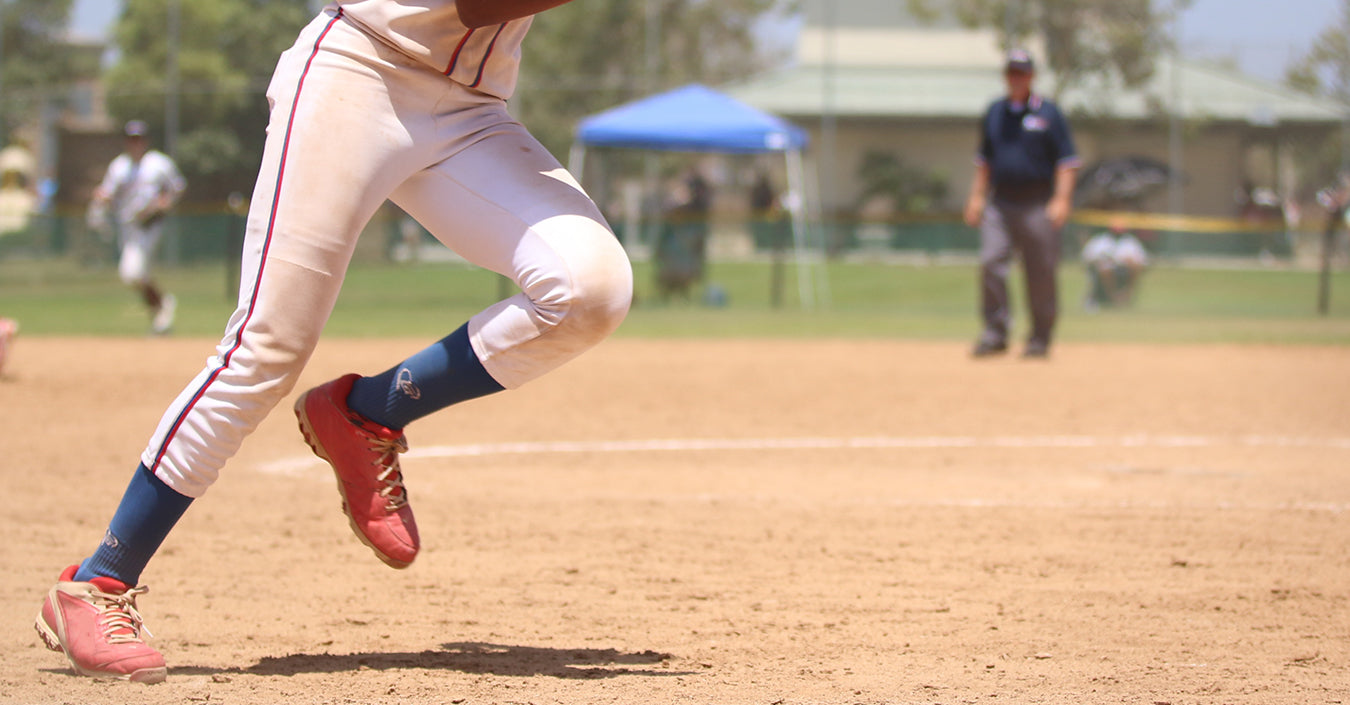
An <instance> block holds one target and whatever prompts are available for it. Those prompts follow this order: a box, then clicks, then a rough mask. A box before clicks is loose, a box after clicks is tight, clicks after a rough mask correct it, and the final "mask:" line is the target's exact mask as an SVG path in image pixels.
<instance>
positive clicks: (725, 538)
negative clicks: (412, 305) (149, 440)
mask: <svg viewBox="0 0 1350 705" xmlns="http://www.w3.org/2000/svg"><path fill="white" fill-rule="evenodd" d="M210 346H211V342H210V341H204V340H102V339H100V340H94V339H89V340H77V339H54V338H27V339H20V340H19V341H18V342H17V344H16V346H15V348H14V350H13V358H12V360H11V366H10V368H9V369H8V370H7V377H6V378H5V379H4V380H3V381H0V410H3V424H2V426H0V427H3V429H4V431H3V435H2V436H0V451H3V457H4V459H5V461H4V464H3V467H4V477H5V480H6V483H5V484H6V487H7V488H8V493H7V496H8V497H9V498H10V500H9V501H10V510H9V511H7V512H5V513H4V515H3V517H0V546H3V551H4V558H5V560H4V566H5V568H6V571H5V576H4V578H3V579H2V580H0V618H2V619H0V640H3V645H4V659H3V664H0V702H4V703H81V704H84V703H151V704H157V703H227V704H231V705H236V704H237V705H253V704H259V705H262V704H266V705H274V704H275V703H299V704H302V705H305V704H314V703H391V704H392V703H433V702H434V703H455V704H459V703H463V704H465V705H480V704H488V703H534V704H536V705H543V704H546V703H569V704H571V703H615V704H623V705H633V704H639V703H707V704H718V703H736V704H739V703H747V704H749V703H754V704H762V705H774V704H777V703H782V704H785V705H789V704H791V705H796V704H806V703H830V704H835V703H838V704H840V705H843V704H851V703H868V704H873V703H915V704H917V703H925V704H928V703H942V704H944V705H948V704H950V705H956V704H960V703H1075V704H1078V703H1102V704H1105V703H1112V704H1115V703H1144V704H1157V703H1172V704H1175V705H1182V704H1183V703H1188V704H1190V703H1203V704H1209V703H1213V704H1218V703H1252V704H1258V703H1259V704H1262V705H1269V704H1277V705H1278V704H1289V705H1294V704H1298V705H1307V704H1309V703H1350V424H1347V421H1350V351H1348V350H1347V349H1344V348H1292V347H1221V346H1210V347H1143V346H1095V345H1064V346H1062V347H1061V348H1060V349H1058V350H1057V351H1056V357H1055V359H1053V360H1052V361H1050V362H1048V363H1046V362H1025V361H1022V360H1019V359H1017V358H1015V357H1010V358H1006V359H998V360H990V361H982V362H976V361H972V360H970V359H968V358H967V357H966V355H965V348H964V346H961V345H956V344H938V343H931V344H928V343H907V342H846V341H833V342H790V343H789V342H766V341H760V342H694V341H678V342H671V341H660V342H654V341H637V340H625V339H619V340H614V341H610V342H608V343H606V344H604V345H603V346H601V347H600V348H599V349H598V350H596V351H594V352H593V353H591V354H590V355H589V356H587V357H585V358H583V359H581V360H578V361H576V362H574V363H572V364H571V365H569V366H568V367H565V368H564V369H563V370H560V371H559V372H557V373H555V374H554V375H552V376H550V377H548V378H546V379H544V380H541V381H539V382H536V383H534V384H533V385H530V386H527V387H525V388H524V389H521V390H519V391H516V392H512V393H510V394H503V395H498V396H496V397H492V398H488V399H484V400H480V401H478V402H475V403H473V404H470V405H465V406H462V407H458V408H456V409H452V410H449V411H447V412H445V413H442V414H440V415H437V416H435V417H432V418H429V419H425V420H423V421H422V422H419V423H418V424H417V425H415V426H414V427H413V428H412V429H411V431H410V440H411V442H412V444H413V452H412V453H411V454H409V456H407V457H406V458H405V460H404V470H405V474H406V476H407V480H408V483H409V486H410V488H411V498H412V504H413V506H414V507H415V509H416V510H417V513H418V520H419V525H420V527H421V529H422V536H423V544H424V548H423V552H422V555H421V557H419V559H418V561H417V563H416V564H414V565H413V566H412V567H411V568H409V569H408V570H406V571H401V572H400V571H393V570H390V569H389V568H386V567H385V566H384V565H383V564H381V563H380V562H379V561H378V560H376V559H375V558H374V556H372V555H371V554H370V552H369V551H368V550H367V549H366V548H364V547H363V546H361V545H360V544H359V543H358V542H357V541H356V539H355V538H353V537H352V536H351V535H350V533H349V530H348V528H347V525H346V521H345V519H344V518H343V517H342V515H341V513H340V511H339V509H338V497H337V492H336V490H335V489H334V487H333V482H332V480H331V478H330V475H329V474H328V472H327V470H326V469H325V468H324V467H323V466H321V465H319V464H317V462H316V461H314V459H313V458H312V457H311V456H310V455H309V454H308V451H307V449H306V448H305V446H304V444H303V443H302V442H301V440H300V438H299V435H298V433H297V432H296V430H295V428H294V425H293V424H294V420H293V417H292V416H291V414H290V412H289V409H288V408H286V409H278V410H277V412H276V413H274V414H273V415H272V416H271V417H270V418H269V419H268V420H267V422H266V423H265V424H264V425H263V426H262V428H260V429H259V431H258V433H257V434H255V435H254V436H253V437H251V438H250V439H249V441H248V442H247V443H246V444H245V446H244V448H243V450H242V451H241V453H240V455H239V456H238V457H237V458H236V459H235V460H234V461H232V463H231V465H230V466H229V467H228V468H227V469H226V472H225V474H224V475H223V477H222V479H221V481H220V482H219V483H218V484H217V485H216V486H215V487H214V488H213V489H212V491H211V493H210V494H208V496H207V497H206V498H204V499H203V500H200V501H198V502H197V503H196V504H195V505H194V506H193V508H192V509H191V510H190V511H189V512H188V514H187V516H186V517H185V519H184V520H183V522H182V523H181V524H180V526H179V527H178V530H177V531H176V532H175V533H174V534H173V535H172V536H171V537H170V538H169V541H168V542H167V543H166V545H165V547H164V549H163V550H162V551H161V553H160V555H159V556H158V557H157V558H156V560H155V561H154V562H153V563H151V565H150V568H149V570H148V571H147V572H146V574H145V576H144V579H145V582H146V583H147V584H148V585H149V586H150V588H151V592H150V593H149V594H148V595H146V596H144V597H142V598H141V601H140V605H141V609H142V612H143V613H144V614H145V615H146V619H147V624H148V625H149V627H150V629H151V630H152V631H153V632H154V634H155V635H156V638H155V639H153V640H152V643H154V644H156V645H157V646H158V647H159V648H160V649H161V650H162V651H163V652H164V653H165V656H166V657H167V659H168V661H169V680H168V682H166V683H164V684H162V685H157V686H141V685H136V684H107V683H96V682H94V681H90V680H87V679H84V678H80V677H77V676H74V675H73V674H72V673H71V671H70V670H69V668H68V666H67V664H66V663H65V660H64V658H63V657H61V656H60V655H58V654H54V653H51V652H49V651H47V650H45V649H43V648H42V647H41V645H40V643H39V642H38V640H37V638H36V636H35V634H34V633H33V630H32V626H31V624H32V618H33V615H34V613H35V612H36V610H37V608H38V605H39V603H40V601H41V598H42V595H43V593H44V591H45V590H46V589H47V588H48V587H49V586H50V584H51V582H52V581H53V579H54V578H55V577H56V574H57V573H58V572H59V571H60V570H61V568H63V567H64V566H65V565H66V564H68V563H70V562H74V561H75V560H77V559H79V558H81V557H82V556H84V555H86V554H87V552H88V551H89V550H91V549H92V547H93V544H94V542H96V541H97V540H98V538H99V537H100V536H101V534H102V531H103V528H104V526H105V524H106V522H107V520H108V517H109V516H110V514H111V512H112V510H113V509H114V507H115V505H116V503H117V500H118V498H119V497H120V494H121V491H122V489H123V488H124V487H125V484H126V481H127V479H128V477H129V476H130V472H131V469H132V467H133V466H134V462H135V458H136V456H137V454H138V453H139V451H140V449H141V446H142V444H143V443H144V442H145V439H146V437H147V435H148V433H149V432H150V430H151V429H152V427H153V425H154V423H155V421H156V420H157V418H158V414H159V413H160V411H161V410H162V408H163V406H164V404H165V403H166V402H167V401H168V400H169V399H170V398H171V397H172V395H173V394H175V393H176V392H177V391H178V389H179V387H180V386H181V385H182V384H183V383H184V382H186V381H187V380H188V379H189V378H190V377H191V376H192V374H194V373H195V372H196V370H197V369H198V367H199V365H200V364H201V363H202V361H203V360H204V358H205V357H206V355H207V354H208V353H209V352H210ZM417 347H419V343H418V342H417V341H395V342H388V341H383V342H353V341H330V340H325V341H324V343H323V344H322V345H321V346H320V349H319V352H318V354H317V355H316V357H315V359H314V361H313V362H312V363H311V365H310V367H309V369H308V370H307V372H306V374H305V377H304V379H303V380H302V382H301V384H302V385H304V386H309V385H312V384H316V383H319V382H321V381H324V380H326V379H328V378H330V377H332V376H335V375H337V374H339V373H341V372H345V371H348V370H354V371H360V372H367V373H373V372H376V371H379V370H381V369H383V368H384V366H386V365H387V364H388V363H389V362H391V361H392V360H395V359H398V358H400V357H401V356H403V355H405V354H407V353H410V352H412V351H414V350H415V349H417ZM287 403H289V401H288V402H287Z"/></svg>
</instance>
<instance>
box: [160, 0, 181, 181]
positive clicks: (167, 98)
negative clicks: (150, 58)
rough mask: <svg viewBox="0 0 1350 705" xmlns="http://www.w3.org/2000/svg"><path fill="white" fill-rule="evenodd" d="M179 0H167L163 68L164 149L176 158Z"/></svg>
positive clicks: (179, 32) (179, 31)
mask: <svg viewBox="0 0 1350 705" xmlns="http://www.w3.org/2000/svg"><path fill="white" fill-rule="evenodd" d="M180 9H181V8H180V7H179V0H169V17H168V25H169V26H168V57H167V60H166V62H165V64H166V65H165V68H164V82H165V86H164V150H165V151H166V152H168V153H169V157H170V158H172V159H177V158H178V42H179V37H180V36H181V34H182V32H181V30H180V27H179V25H180V24H181V22H180Z"/></svg>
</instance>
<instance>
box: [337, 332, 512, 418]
mask: <svg viewBox="0 0 1350 705" xmlns="http://www.w3.org/2000/svg"><path fill="white" fill-rule="evenodd" d="M502 389H503V387H502V385H500V384H498V383H497V380H495V379H493V378H492V375H489V374H488V372H487V370H485V369H483V363H481V362H479V361H478V355H476V354H475V353H474V351H473V346H472V345H470V344H469V324H467V323H465V324H464V325H462V326H460V327H459V329H458V330H456V331H455V332H454V333H451V334H450V335H447V336H445V337H444V338H442V339H441V340H440V341H438V342H436V343H435V344H434V345H432V346H430V347H428V348H426V349H425V350H423V351H421V352H419V353H417V354H416V355H413V356H412V357H410V358H408V359H407V360H404V361H403V363H402V364H400V365H397V366H395V367H392V368H390V369H388V370H385V371H384V373H382V374H378V375H375V376H374V377H362V378H361V379H358V380H356V383H355V384H353V385H352V392H351V394H349V395H348V396H347V408H349V409H351V410H352V411H355V412H356V413H358V414H360V415H362V416H364V417H366V418H368V419H370V420H371V421H374V422H375V423H377V424H380V425H381V426H385V427H388V428H392V429H402V428H403V427H404V426H407V425H408V424H410V423H412V422H413V421H416V420H417V419H420V418H422V417H423V416H426V415H428V414H431V413H432V412H435V411H440V410H441V409H444V408H445V407H447V406H450V405H451V404H458V403H459V402H462V401H468V400H469V399H476V398H478V397H482V396H487V395H488V394H492V393H493V392H500V391H501V390H502Z"/></svg>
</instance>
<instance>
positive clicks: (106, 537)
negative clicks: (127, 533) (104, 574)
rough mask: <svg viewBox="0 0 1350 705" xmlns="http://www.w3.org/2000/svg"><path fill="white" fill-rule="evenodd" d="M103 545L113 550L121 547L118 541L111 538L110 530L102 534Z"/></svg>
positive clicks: (114, 537) (113, 537) (115, 538)
mask: <svg viewBox="0 0 1350 705" xmlns="http://www.w3.org/2000/svg"><path fill="white" fill-rule="evenodd" d="M103 545H104V546H107V547H108V548H113V549H115V548H119V547H121V545H122V542H121V541H118V540H117V537H116V536H113V532H112V529H109V530H108V531H106V532H104V534H103Z"/></svg>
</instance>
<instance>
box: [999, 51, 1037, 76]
mask: <svg viewBox="0 0 1350 705" xmlns="http://www.w3.org/2000/svg"><path fill="white" fill-rule="evenodd" d="M1003 70H1004V71H1018V72H1020V73H1032V72H1034V71H1035V70H1036V62H1035V61H1032V59H1031V53H1030V52H1028V51H1027V50H1026V49H1013V50H1012V51H1010V52H1008V59H1007V61H1006V62H1005V63H1004V64H1003Z"/></svg>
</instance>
